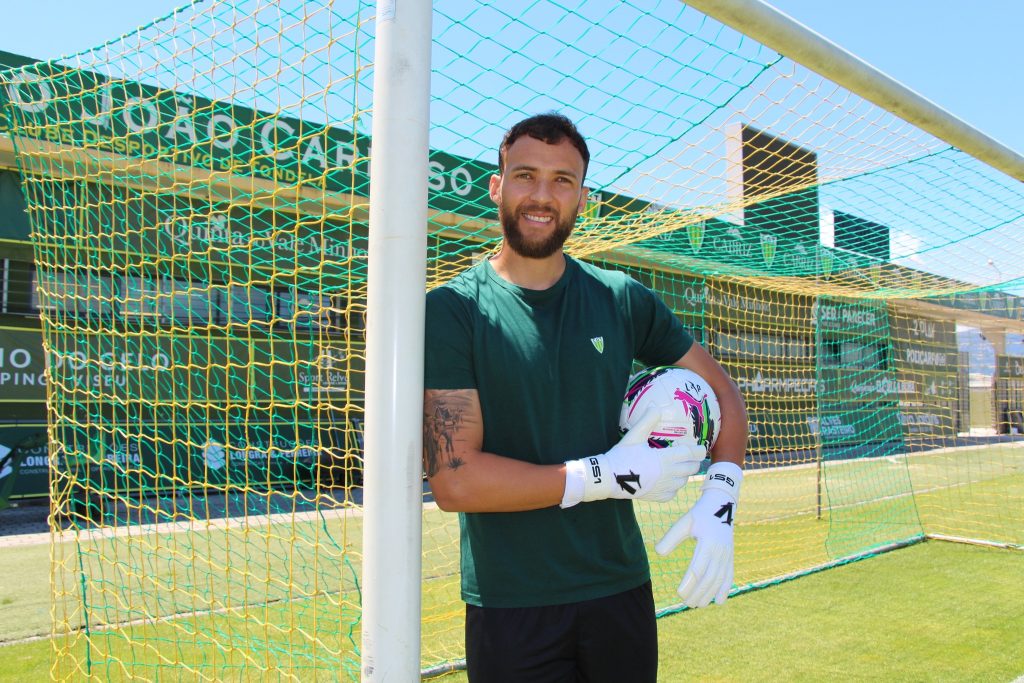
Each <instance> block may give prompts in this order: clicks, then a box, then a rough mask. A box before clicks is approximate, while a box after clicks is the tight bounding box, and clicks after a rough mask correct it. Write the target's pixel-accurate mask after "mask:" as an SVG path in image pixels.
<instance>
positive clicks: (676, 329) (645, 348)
mask: <svg viewBox="0 0 1024 683" xmlns="http://www.w3.org/2000/svg"><path fill="white" fill-rule="evenodd" d="M629 298H630V309H631V312H632V322H633V334H634V339H635V340H636V352H635V357H636V359H637V360H638V361H640V362H641V363H643V364H644V365H648V366H652V365H671V364H672V363H675V362H676V361H677V360H679V359H680V358H682V357H683V355H685V354H686V352H687V351H689V350H690V347H691V346H692V345H693V336H692V335H691V334H690V333H689V331H687V329H686V328H685V327H684V326H683V324H682V323H681V322H680V321H679V318H677V317H676V315H675V313H673V312H672V310H671V309H670V308H669V307H668V306H666V305H665V302H664V301H662V300H661V299H660V298H659V297H658V296H657V295H656V294H655V293H654V292H652V291H651V290H650V289H648V288H647V287H644V286H643V285H642V284H640V283H639V282H637V281H636V280H632V279H631V280H630V283H629Z"/></svg>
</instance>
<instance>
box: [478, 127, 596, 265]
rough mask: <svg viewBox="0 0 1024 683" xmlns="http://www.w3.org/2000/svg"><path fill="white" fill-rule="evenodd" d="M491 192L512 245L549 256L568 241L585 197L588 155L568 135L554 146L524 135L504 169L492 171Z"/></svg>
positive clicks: (512, 148) (531, 253)
mask: <svg viewBox="0 0 1024 683" xmlns="http://www.w3.org/2000/svg"><path fill="white" fill-rule="evenodd" d="M490 193H491V199H492V200H494V203H495V204H497V205H498V217H499V218H500V219H501V227H502V230H503V232H504V234H505V242H506V243H507V244H508V246H509V248H510V249H512V251H514V252H515V253H517V254H519V255H520V256H524V257H526V258H537V259H540V258H546V257H548V256H551V255H552V254H554V253H556V252H558V251H559V250H560V249H561V248H562V245H563V244H565V241H566V240H567V239H568V238H569V235H570V234H571V233H572V229H573V226H574V225H575V224H576V215H577V214H578V213H579V212H580V211H581V210H582V208H583V205H584V203H585V202H586V197H587V195H586V192H584V190H583V157H582V156H581V155H580V153H579V150H577V149H576V148H575V147H573V146H572V143H571V142H569V141H568V140H562V141H561V142H559V143H558V144H555V145H549V144H548V143H546V142H544V141H543V140H538V139H536V138H532V137H530V136H528V135H524V136H523V137H521V138H519V139H518V140H516V141H515V142H513V143H512V145H511V146H510V147H509V148H508V150H506V153H505V170H504V171H503V172H502V174H501V175H500V176H497V175H495V176H491V182H490Z"/></svg>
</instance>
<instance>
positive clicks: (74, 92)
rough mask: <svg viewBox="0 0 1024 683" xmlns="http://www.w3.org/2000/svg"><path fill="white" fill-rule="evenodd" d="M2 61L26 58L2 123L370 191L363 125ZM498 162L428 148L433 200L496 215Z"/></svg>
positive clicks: (6, 96) (98, 145)
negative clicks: (493, 196)
mask: <svg viewBox="0 0 1024 683" xmlns="http://www.w3.org/2000/svg"><path fill="white" fill-rule="evenodd" d="M0 63H2V64H5V65H10V66H16V67H21V68H20V69H16V70H12V71H8V72H5V73H4V74H3V78H2V80H0V105H2V106H0V111H2V112H3V115H4V118H3V119H2V120H0V129H2V130H8V131H12V132H16V133H17V134H19V135H22V136H25V137H28V138H33V139H36V140H40V141H47V142H52V143H59V144H63V145H70V146H74V147H81V148H86V149H92V150H96V151H104V152H113V153H115V154H121V155H125V156H128V157H133V158H140V159H147V160H153V161H161V162H166V163H168V164H173V165H177V166H185V167H193V168H200V169H208V170H211V171H226V172H230V173H231V174H234V175H239V176H249V177H256V178H263V179H266V180H270V181H272V182H274V183H275V184H278V185H281V186H293V185H303V186H309V187H313V188H316V189H318V190H322V191H325V192H328V193H353V194H355V195H360V196H363V197H367V196H369V166H370V165H369V157H370V144H371V143H370V138H369V136H368V135H365V134H361V133H359V132H358V131H355V130H348V129H345V128H340V127H336V126H331V125H327V124H323V123H316V122H311V121H306V120H301V119H298V118H294V117H290V116H284V115H282V114H280V113H279V112H264V111H259V110H256V109H252V108H249V107H244V106H240V105H239V104H237V103H235V102H228V101H216V100H210V99H207V98H204V97H201V96H199V95H195V94H191V93H186V92H181V91H175V90H168V89H165V88H159V87H156V86H153V85H149V84H145V83H140V82H137V81H132V80H127V79H123V78H110V77H107V76H104V75H101V74H98V73H95V72H91V71H85V70H80V69H74V68H70V67H67V66H65V65H62V64H59V63H56V62H34V61H32V60H28V59H26V58H23V57H20V56H18V55H11V54H9V53H0ZM495 169H496V167H495V166H494V165H492V164H486V163H482V162H479V161H476V160H473V159H467V158H463V157H458V156H455V155H452V154H447V153H445V152H440V151H433V152H431V153H430V157H429V161H428V169H427V170H428V177H429V180H428V186H429V191H430V194H429V199H428V202H429V205H430V207H431V208H433V209H436V210H439V211H450V212H454V213H459V214H463V215H467V216H473V217H484V218H492V217H494V216H495V215H496V211H495V209H494V206H493V203H492V202H491V201H490V199H489V194H488V182H489V178H490V175H491V174H492V173H493V172H494V171H495Z"/></svg>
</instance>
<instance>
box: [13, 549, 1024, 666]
mask: <svg viewBox="0 0 1024 683" xmlns="http://www.w3.org/2000/svg"><path fill="white" fill-rule="evenodd" d="M1021 576H1024V553H1021V552H1020V551H1014V550H998V549H991V548H980V547H976V546H968V545H962V544H954V543H945V542H941V541H929V542H927V543H921V544H917V545H914V546H911V547H909V548H904V549H901V550H896V551H893V552H890V553H885V554H883V555H880V556H877V557H872V558H870V559H867V560H863V561H860V562H856V563H852V564H848V565H845V566H841V567H837V568H834V569H829V570H827V571H823V572H818V573H815V574H811V575H808V576H805V577H802V578H800V579H798V580H795V581H789V582H785V583H781V584H778V585H774V586H771V587H768V588H765V589H762V590H758V591H753V592H750V593H746V594H743V595H739V596H736V597H733V598H732V599H730V600H729V602H727V603H726V605H725V606H723V607H711V608H707V609H703V610H694V611H686V612H682V613H679V614H674V615H671V616H668V617H664V618H663V619H661V621H660V622H659V639H660V650H661V664H660V668H661V680H665V681H673V682H685V681H737V682H739V681H742V682H744V683H748V682H756V681H808V682H812V681H813V682H817V681H827V680H843V681H878V680H889V681H950V682H954V681H955V682H957V683H959V682H962V681H994V682H1004V683H1008V682H1009V681H1012V680H1014V679H1015V678H1016V677H1018V676H1020V675H1022V674H1024V654H1022V653H1024V611H1022V610H1021V609H1020V604H1021V595H1020V590H1021V588H1020V578H1021ZM50 649H51V648H50V643H49V642H48V641H45V640H44V641H35V642H30V643H24V644H18V645H9V646H6V647H4V648H3V649H2V653H3V658H4V666H3V667H2V668H0V681H34V680H41V679H43V678H46V677H47V676H48V675H49V674H48V671H49V656H50ZM99 671H100V672H102V673H103V676H102V677H104V678H106V677H113V678H118V677H119V673H120V671H119V670H117V669H114V670H107V669H103V668H99ZM311 678H312V676H311ZM324 680H326V676H325V677H324ZM440 680H441V681H443V682H444V683H456V682H458V681H464V680H465V676H464V674H462V673H455V674H452V675H449V676H445V677H442V678H441V679H440Z"/></svg>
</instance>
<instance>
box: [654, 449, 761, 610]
mask: <svg viewBox="0 0 1024 683" xmlns="http://www.w3.org/2000/svg"><path fill="white" fill-rule="evenodd" d="M742 481H743V470H741V469H740V468H739V466H737V465H735V464H733V463H731V462H716V463H714V464H712V465H711V467H709V468H708V472H707V475H706V476H705V477H704V486H703V487H702V491H703V493H702V494H701V496H700V498H699V499H698V500H697V502H696V503H694V505H693V507H692V508H690V511H689V512H687V513H686V514H685V515H683V516H682V517H680V518H679V521H677V522H676V523H675V524H673V525H672V528H671V529H669V530H668V533H666V534H665V535H664V536H662V538H661V540H660V541H658V543H657V545H655V546H654V549H655V550H656V551H657V552H658V554H659V555H667V554H669V553H670V552H672V551H673V550H674V549H675V548H676V546H678V545H679V544H680V543H682V542H683V541H684V540H685V539H687V538H695V539H697V547H696V548H694V550H693V559H692V560H690V567H689V569H687V570H686V575H685V576H683V580H682V582H681V583H680V584H679V588H678V589H677V592H678V593H679V597H680V598H682V599H683V604H684V605H686V606H687V607H706V606H707V605H709V604H710V603H711V601H712V600H714V601H715V604H718V605H721V604H722V603H724V602H725V599H726V598H727V597H728V596H729V589H730V588H732V578H733V539H732V525H733V517H734V515H735V514H736V503H737V501H738V500H739V495H740V483H741V482H742Z"/></svg>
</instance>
